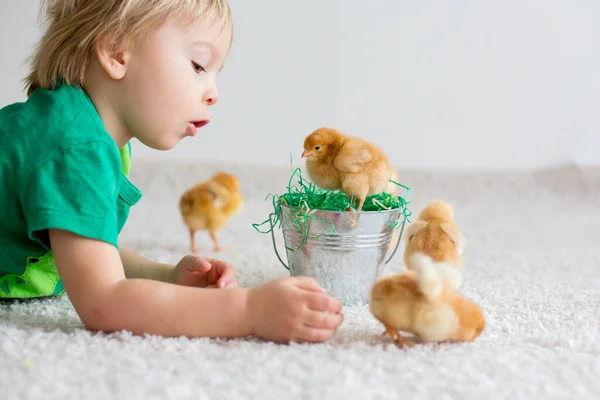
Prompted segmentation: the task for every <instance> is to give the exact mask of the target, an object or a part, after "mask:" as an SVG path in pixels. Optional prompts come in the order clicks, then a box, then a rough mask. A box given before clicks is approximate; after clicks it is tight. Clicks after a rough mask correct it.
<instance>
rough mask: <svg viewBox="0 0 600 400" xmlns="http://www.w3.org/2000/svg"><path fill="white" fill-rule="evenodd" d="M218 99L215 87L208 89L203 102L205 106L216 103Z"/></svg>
mask: <svg viewBox="0 0 600 400" xmlns="http://www.w3.org/2000/svg"><path fill="white" fill-rule="evenodd" d="M218 101H219V93H218V92H217V89H212V90H209V91H208V92H207V93H206V95H205V96H204V104H206V105H207V106H212V105H213V104H216V103H217V102H218Z"/></svg>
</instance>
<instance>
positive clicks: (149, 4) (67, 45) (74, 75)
mask: <svg viewBox="0 0 600 400" xmlns="http://www.w3.org/2000/svg"><path fill="white" fill-rule="evenodd" d="M42 10H45V17H46V24H47V25H48V28H47V30H46V33H45V34H44V36H43V37H42V39H41V41H40V42H39V44H38V46H37V48H36V49H35V52H34V53H33V55H32V56H31V72H30V74H29V76H28V77H27V78H25V84H26V90H27V95H28V96H29V95H30V94H31V93H32V92H33V91H34V90H35V89H36V88H44V89H52V88H54V87H55V86H56V85H57V83H58V82H59V81H63V82H65V83H68V84H71V85H75V86H79V87H80V86H82V84H83V79H84V76H85V71H86V67H87V64H88V62H89V60H90V59H91V58H92V56H93V54H94V53H95V50H96V41H97V39H98V38H103V40H107V41H108V43H109V46H114V47H118V46H119V45H120V44H121V43H122V42H123V40H124V39H129V40H132V41H133V43H135V42H136V41H137V40H138V39H140V38H141V37H143V36H145V35H147V34H148V32H150V31H151V30H152V29H153V28H156V27H158V26H160V25H162V24H163V23H165V22H166V21H167V20H168V19H171V18H184V19H188V20H193V19H194V18H202V17H204V16H206V15H208V14H212V15H214V16H215V17H216V19H217V22H218V23H220V24H221V26H222V27H223V28H225V27H229V28H230V29H233V23H232V20H231V10H230V8H229V5H228V3H227V0H42Z"/></svg>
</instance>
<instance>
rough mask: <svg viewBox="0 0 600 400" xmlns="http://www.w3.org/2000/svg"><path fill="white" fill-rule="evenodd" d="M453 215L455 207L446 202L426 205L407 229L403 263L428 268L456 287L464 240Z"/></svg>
mask: <svg viewBox="0 0 600 400" xmlns="http://www.w3.org/2000/svg"><path fill="white" fill-rule="evenodd" d="M453 218H454V210H453V208H452V206H451V205H450V204H448V203H446V202H445V201H441V200H434V201H431V202H430V203H429V204H427V205H426V206H425V208H423V210H422V211H421V212H420V213H419V215H418V216H417V219H416V220H415V222H413V223H412V224H411V225H410V226H409V227H408V228H407V229H406V238H407V240H406V248H405V251H404V263H405V264H406V267H407V268H408V269H409V270H412V271H419V270H424V269H431V270H433V272H435V274H437V275H439V276H440V277H442V279H443V280H445V281H446V282H448V283H449V284H450V285H451V286H452V287H454V288H458V287H460V285H461V283H462V273H461V268H462V263H463V260H462V253H463V251H464V248H465V245H466V241H465V238H464V236H463V234H462V233H461V232H460V230H459V229H458V227H457V226H456V223H455V222H454V219H453ZM428 276H429V275H428ZM432 276H433V275H432ZM432 284H435V283H432Z"/></svg>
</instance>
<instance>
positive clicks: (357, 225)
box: [270, 205, 406, 305]
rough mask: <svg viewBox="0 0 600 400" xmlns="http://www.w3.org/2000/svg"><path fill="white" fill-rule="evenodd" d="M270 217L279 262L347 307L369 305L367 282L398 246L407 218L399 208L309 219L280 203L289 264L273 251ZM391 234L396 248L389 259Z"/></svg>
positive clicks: (325, 214) (315, 213)
mask: <svg viewBox="0 0 600 400" xmlns="http://www.w3.org/2000/svg"><path fill="white" fill-rule="evenodd" d="M274 215H275V214H271V215H270V223H271V235H272V237H273V247H274V249H275V253H276V254H277V258H278V259H279V261H280V262H281V264H283V266H284V267H285V268H287V269H288V270H289V271H290V274H291V275H292V276H310V277H313V278H315V280H316V281H317V282H318V283H319V285H320V286H321V287H323V289H325V290H326V291H327V293H328V294H330V295H331V296H333V297H335V298H338V299H339V300H341V301H342V303H344V304H345V305H364V304H367V303H368V301H369V291H370V290H371V286H372V285H373V283H374V282H375V280H376V279H377V278H379V277H380V276H381V275H382V273H383V269H384V267H385V266H386V265H387V264H388V263H389V262H390V260H391V259H392V257H393V256H394V254H395V253H396V251H397V250H398V245H399V243H400V240H401V238H402V232H403V231H404V224H405V222H406V218H405V216H404V214H403V212H402V210H401V209H393V210H384V211H368V212H346V211H322V210H311V211H310V217H309V218H305V219H304V220H302V218H299V216H300V215H304V214H303V213H302V212H301V210H300V209H299V208H295V207H294V208H290V207H289V206H287V205H281V224H282V230H283V239H284V242H285V246H286V254H287V260H288V264H289V266H288V265H286V263H285V262H284V261H283V260H282V258H281V256H280V255H279V251H278V250H277V244H276V240H275V234H274V232H273V231H274V228H273V225H274V222H273V217H274ZM299 220H300V221H299ZM398 224H400V226H398ZM395 235H397V238H395V246H394V249H393V250H392V252H391V255H390V256H389V257H388V256H387V255H388V251H389V250H390V243H391V242H392V237H393V236H395Z"/></svg>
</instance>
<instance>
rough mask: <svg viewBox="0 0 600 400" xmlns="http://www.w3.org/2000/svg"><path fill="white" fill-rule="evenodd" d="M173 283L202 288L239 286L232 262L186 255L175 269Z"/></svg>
mask: <svg viewBox="0 0 600 400" xmlns="http://www.w3.org/2000/svg"><path fill="white" fill-rule="evenodd" d="M173 283H176V284H178V285H183V286H196V287H202V288H232V287H234V288H235V287H237V281H236V279H235V270H234V269H233V266H231V264H229V263H226V262H224V261H220V260H215V259H212V258H203V257H198V256H193V255H188V256H185V257H183V258H182V259H181V261H179V263H177V265H176V266H175V269H174V271H173Z"/></svg>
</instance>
